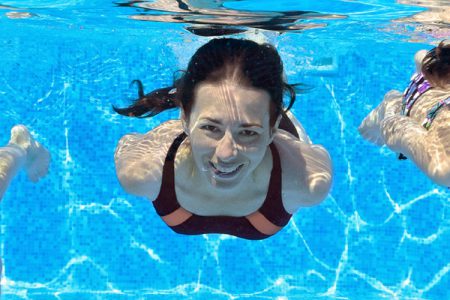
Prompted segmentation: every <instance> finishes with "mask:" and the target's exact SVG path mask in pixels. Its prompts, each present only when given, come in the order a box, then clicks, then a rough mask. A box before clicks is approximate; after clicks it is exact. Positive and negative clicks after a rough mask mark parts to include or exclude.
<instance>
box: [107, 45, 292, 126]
mask: <svg viewBox="0 0 450 300" xmlns="http://www.w3.org/2000/svg"><path fill="white" fill-rule="evenodd" d="M230 74H233V75H236V74H238V76H239V81H238V82H239V83H241V84H246V85H249V86H251V87H254V88H259V89H262V90H264V91H266V92H267V93H268V94H269V95H270V99H271V109H270V125H271V126H273V125H274V124H275V121H276V119H277V117H278V116H279V115H280V114H281V113H282V112H283V108H284V105H283V95H284V93H285V92H287V93H288V95H289V103H288V105H287V108H286V110H285V111H288V110H289V109H290V108H291V107H292V105H293V104H294V101H295V96H296V95H295V89H294V87H295V86H297V85H290V84H288V83H286V82H285V81H284V78H283V63H282V61H281V58H280V56H279V54H278V52H277V50H276V49H275V48H274V47H273V46H271V45H269V44H258V43H256V42H253V41H250V40H243V39H232V38H221V39H212V40H210V41H209V42H208V43H206V44H205V45H203V46H201V47H200V48H199V49H198V50H197V51H196V52H195V54H194V55H193V56H192V58H191V60H190V62H189V64H188V68H187V70H186V71H185V72H184V73H183V75H182V76H181V78H179V79H177V80H175V81H174V83H173V85H172V86H170V87H166V88H162V89H157V90H155V91H152V92H151V93H149V94H146V95H144V92H143V87H142V83H141V82H140V81H139V80H134V81H133V82H132V83H137V84H138V87H139V98H138V99H137V100H135V101H134V103H133V104H132V105H131V106H129V107H127V108H117V107H115V106H113V109H114V110H115V111H116V112H117V113H119V114H121V115H125V116H133V117H142V118H144V117H152V116H155V115H157V114H158V113H160V112H162V111H164V110H166V109H171V108H176V107H181V108H182V109H183V111H184V113H185V115H186V116H187V117H189V114H190V112H191V108H192V104H193V100H194V90H195V88H196V86H197V85H198V84H199V83H201V82H218V81H220V80H223V79H225V78H227V76H230Z"/></svg>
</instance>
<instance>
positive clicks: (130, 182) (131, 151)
mask: <svg viewBox="0 0 450 300" xmlns="http://www.w3.org/2000/svg"><path fill="white" fill-rule="evenodd" d="M181 132H182V127H181V122H180V121H178V120H177V121H173V120H172V121H167V122H165V123H163V124H161V125H160V126H158V127H156V128H155V129H153V130H151V131H149V132H148V133H146V134H128V135H125V136H123V137H122V138H121V139H120V141H119V143H118V145H117V148H116V151H115V154H114V160H115V164H116V174H117V177H118V179H119V182H120V184H121V185H122V187H123V188H124V189H125V191H127V192H128V193H130V194H133V195H136V196H144V197H147V198H149V199H151V200H154V199H155V198H156V197H157V195H158V193H159V189H160V187H161V176H162V169H163V165H164V159H165V157H166V154H167V151H168V149H169V147H170V145H171V144H172V142H173V140H174V139H175V138H176V136H177V135H179V134H180V133H181Z"/></svg>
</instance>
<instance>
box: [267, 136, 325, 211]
mask: <svg viewBox="0 0 450 300" xmlns="http://www.w3.org/2000/svg"><path fill="white" fill-rule="evenodd" d="M274 142H275V144H276V145H277V148H278V149H279V151H280V158H281V166H282V169H283V174H286V176H284V177H283V186H284V187H283V191H284V195H283V203H284V205H285V208H286V210H287V211H288V212H290V213H293V212H295V211H296V210H297V209H298V208H299V207H304V206H313V205H317V204H319V203H320V202H322V201H323V200H324V199H325V198H326V197H327V195H328V193H329V191H330V188H331V183H332V172H333V171H332V163H331V158H330V155H329V154H328V152H327V151H326V150H325V148H324V147H322V146H320V145H313V144H310V143H305V142H302V141H299V140H294V139H293V138H292V136H291V135H289V134H287V133H283V132H281V131H278V133H277V134H276V136H275V139H274Z"/></svg>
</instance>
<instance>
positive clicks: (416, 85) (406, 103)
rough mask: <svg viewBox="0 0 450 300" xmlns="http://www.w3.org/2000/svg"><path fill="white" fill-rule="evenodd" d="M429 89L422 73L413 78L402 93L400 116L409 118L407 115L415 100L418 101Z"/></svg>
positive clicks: (428, 84) (429, 86)
mask: <svg viewBox="0 0 450 300" xmlns="http://www.w3.org/2000/svg"><path fill="white" fill-rule="evenodd" d="M429 89H431V85H430V83H429V82H428V81H427V80H426V79H425V77H423V75H422V73H420V74H417V75H416V76H414V78H413V79H412V80H411V82H410V83H409V85H408V87H407V88H406V90H405V91H404V92H403V98H402V112H401V114H402V115H404V116H409V113H410V111H411V109H412V107H413V105H414V104H415V103H416V101H417V99H419V97H420V96H421V95H423V94H424V93H425V92H426V91H428V90H429Z"/></svg>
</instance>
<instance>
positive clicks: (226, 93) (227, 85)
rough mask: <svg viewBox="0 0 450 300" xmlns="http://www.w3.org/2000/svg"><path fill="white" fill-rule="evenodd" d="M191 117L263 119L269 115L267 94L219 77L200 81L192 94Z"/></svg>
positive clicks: (239, 119)
mask: <svg viewBox="0 0 450 300" xmlns="http://www.w3.org/2000/svg"><path fill="white" fill-rule="evenodd" d="M194 97H195V98H194V104H193V107H192V111H191V118H204V117H208V118H215V119H232V120H233V121H256V120H257V119H260V120H261V121H265V119H266V118H267V119H268V118H269V107H270V95H269V93H267V92H266V91H265V90H263V89H258V88H254V87H249V86H247V85H241V84H239V83H236V82H233V81H229V80H223V81H220V82H217V83H209V82H202V83H200V84H198V85H197V87H196V89H195V93H194Z"/></svg>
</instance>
